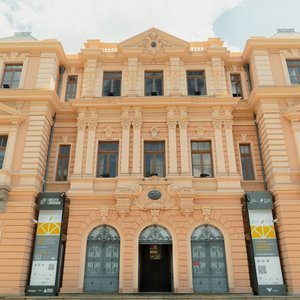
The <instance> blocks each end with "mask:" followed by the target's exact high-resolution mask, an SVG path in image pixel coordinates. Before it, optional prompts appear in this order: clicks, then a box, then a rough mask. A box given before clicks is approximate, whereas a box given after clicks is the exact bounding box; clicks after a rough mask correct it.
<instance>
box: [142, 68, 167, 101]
mask: <svg viewBox="0 0 300 300" xmlns="http://www.w3.org/2000/svg"><path fill="white" fill-rule="evenodd" d="M162 95H163V72H162V71H146V72H145V96H162Z"/></svg>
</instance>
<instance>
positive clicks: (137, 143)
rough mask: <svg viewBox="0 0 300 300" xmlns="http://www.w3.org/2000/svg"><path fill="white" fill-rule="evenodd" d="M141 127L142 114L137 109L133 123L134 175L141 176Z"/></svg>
mask: <svg viewBox="0 0 300 300" xmlns="http://www.w3.org/2000/svg"><path fill="white" fill-rule="evenodd" d="M141 127H142V113H141V112H140V110H138V109H136V110H135V112H134V121H133V160H132V175H141Z"/></svg>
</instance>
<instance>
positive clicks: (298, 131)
mask: <svg viewBox="0 0 300 300" xmlns="http://www.w3.org/2000/svg"><path fill="white" fill-rule="evenodd" d="M291 125H292V128H293V132H294V139H295V143H296V149H297V157H298V163H299V164H300V121H291Z"/></svg>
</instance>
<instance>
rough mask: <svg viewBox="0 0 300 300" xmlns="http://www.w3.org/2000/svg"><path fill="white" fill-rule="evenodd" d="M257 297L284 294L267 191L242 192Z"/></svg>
mask: <svg viewBox="0 0 300 300" xmlns="http://www.w3.org/2000/svg"><path fill="white" fill-rule="evenodd" d="M246 197H247V209H248V217H249V224H250V231H251V241H252V250H253V251H252V252H253V256H254V257H252V261H253V263H254V264H255V273H256V281H257V287H256V288H257V294H258V295H286V288H285V285H284V282H283V277H282V271H281V265H280V259H279V253H278V245H277V238H276V232H275V226H274V220H273V214H272V208H273V201H272V200H273V199H272V194H271V193H269V192H249V193H246Z"/></svg>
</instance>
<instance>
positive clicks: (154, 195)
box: [148, 190, 161, 200]
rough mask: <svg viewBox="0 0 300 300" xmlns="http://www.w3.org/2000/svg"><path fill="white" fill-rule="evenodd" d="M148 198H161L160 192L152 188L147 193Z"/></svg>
mask: <svg viewBox="0 0 300 300" xmlns="http://www.w3.org/2000/svg"><path fill="white" fill-rule="evenodd" d="M148 198H149V199H151V200H158V199H160V198H161V192H160V191H159V190H152V191H150V192H149V193H148Z"/></svg>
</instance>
